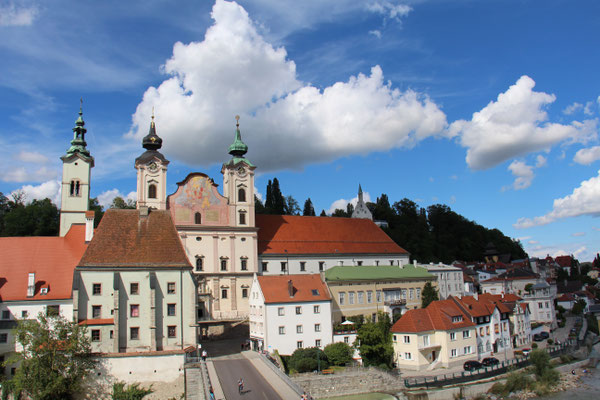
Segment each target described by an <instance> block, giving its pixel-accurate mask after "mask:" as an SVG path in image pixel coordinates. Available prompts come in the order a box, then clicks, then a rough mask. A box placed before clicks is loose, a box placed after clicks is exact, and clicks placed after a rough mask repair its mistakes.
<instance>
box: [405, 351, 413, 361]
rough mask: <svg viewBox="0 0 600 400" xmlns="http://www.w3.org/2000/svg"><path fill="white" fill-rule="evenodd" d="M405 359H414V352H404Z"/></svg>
mask: <svg viewBox="0 0 600 400" xmlns="http://www.w3.org/2000/svg"><path fill="white" fill-rule="evenodd" d="M404 359H405V360H412V354H411V353H408V352H406V353H404Z"/></svg>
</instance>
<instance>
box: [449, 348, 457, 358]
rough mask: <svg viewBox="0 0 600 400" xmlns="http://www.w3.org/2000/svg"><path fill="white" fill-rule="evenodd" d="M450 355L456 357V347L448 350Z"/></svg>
mask: <svg viewBox="0 0 600 400" xmlns="http://www.w3.org/2000/svg"><path fill="white" fill-rule="evenodd" d="M450 357H456V349H452V350H450Z"/></svg>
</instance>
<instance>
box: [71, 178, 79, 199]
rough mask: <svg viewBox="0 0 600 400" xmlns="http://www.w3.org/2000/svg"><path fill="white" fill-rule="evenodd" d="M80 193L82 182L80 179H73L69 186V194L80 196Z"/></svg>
mask: <svg viewBox="0 0 600 400" xmlns="http://www.w3.org/2000/svg"><path fill="white" fill-rule="evenodd" d="M79 193H80V183H79V181H78V180H75V179H74V180H72V181H71V185H70V187H69V195H70V196H71V197H79Z"/></svg>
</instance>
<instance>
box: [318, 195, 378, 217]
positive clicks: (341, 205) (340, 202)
mask: <svg viewBox="0 0 600 400" xmlns="http://www.w3.org/2000/svg"><path fill="white" fill-rule="evenodd" d="M363 201H364V202H365V203H368V202H370V201H371V196H370V195H369V193H368V192H363ZM356 203H358V196H356V197H354V198H352V199H350V200H346V199H339V200H336V201H334V202H333V203H331V205H330V206H329V209H328V210H327V211H326V212H327V214H332V213H333V212H334V211H335V210H337V209H338V208H339V209H340V210H344V211H346V207H347V206H348V204H352V205H353V206H356Z"/></svg>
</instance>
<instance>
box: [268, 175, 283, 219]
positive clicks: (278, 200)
mask: <svg viewBox="0 0 600 400" xmlns="http://www.w3.org/2000/svg"><path fill="white" fill-rule="evenodd" d="M271 195H272V196H273V214H276V215H284V214H285V198H284V197H283V194H282V193H281V189H280V188H279V180H277V178H273V185H272V186H271Z"/></svg>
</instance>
